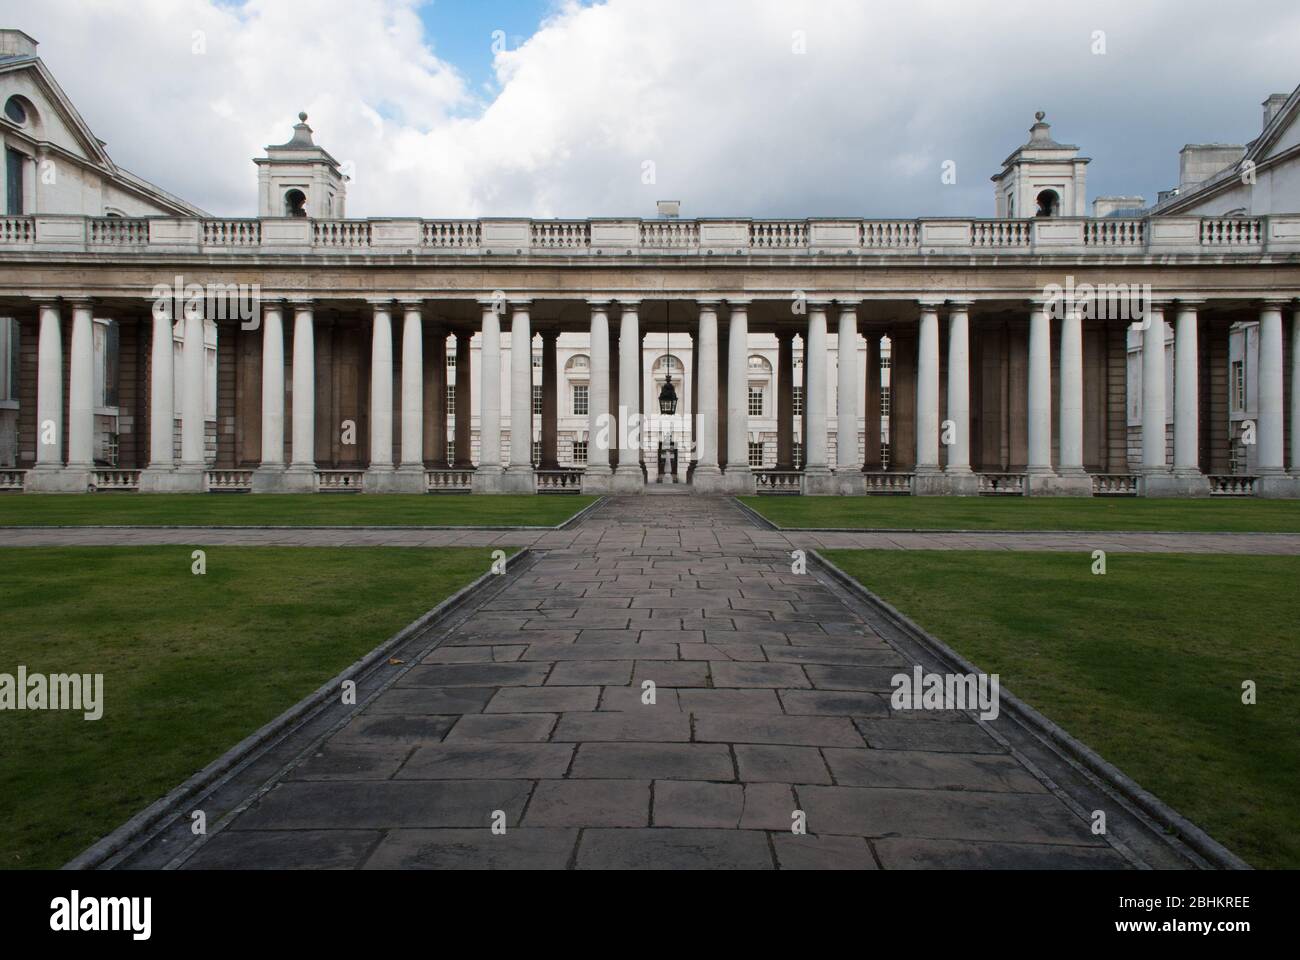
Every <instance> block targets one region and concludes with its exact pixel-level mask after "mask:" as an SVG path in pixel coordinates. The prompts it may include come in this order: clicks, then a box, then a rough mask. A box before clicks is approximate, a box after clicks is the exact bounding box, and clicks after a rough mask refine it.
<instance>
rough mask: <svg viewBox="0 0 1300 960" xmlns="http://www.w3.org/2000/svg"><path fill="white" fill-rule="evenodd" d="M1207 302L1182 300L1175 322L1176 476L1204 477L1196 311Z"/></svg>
mask: <svg viewBox="0 0 1300 960" xmlns="http://www.w3.org/2000/svg"><path fill="white" fill-rule="evenodd" d="M1203 303H1205V301H1204V300H1179V301H1178V312H1177V314H1176V315H1175V320H1174V473H1175V474H1176V475H1177V476H1179V477H1185V478H1190V479H1199V478H1200V477H1201V438H1200V345H1199V344H1198V342H1197V339H1198V337H1197V329H1196V325H1197V308H1198V307H1200V306H1201V305H1202V304H1203Z"/></svg>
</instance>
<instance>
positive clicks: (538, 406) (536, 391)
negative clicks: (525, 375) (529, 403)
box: [533, 383, 542, 414]
mask: <svg viewBox="0 0 1300 960" xmlns="http://www.w3.org/2000/svg"><path fill="white" fill-rule="evenodd" d="M541 412H542V387H541V384H537V383H535V384H533V413H534V414H540V413H541Z"/></svg>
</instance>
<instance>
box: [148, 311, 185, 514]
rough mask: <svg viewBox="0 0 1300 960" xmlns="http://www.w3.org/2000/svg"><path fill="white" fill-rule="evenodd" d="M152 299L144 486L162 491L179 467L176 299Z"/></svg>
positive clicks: (171, 484)
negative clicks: (176, 443) (176, 442)
mask: <svg viewBox="0 0 1300 960" xmlns="http://www.w3.org/2000/svg"><path fill="white" fill-rule="evenodd" d="M148 302H149V309H150V315H151V317H152V319H153V325H152V327H151V329H150V338H149V466H148V467H147V468H146V469H145V470H142V471H141V472H140V490H141V491H142V492H161V491H164V490H169V489H172V486H173V483H172V481H173V480H174V479H175V469H176V452H175V450H174V449H173V439H172V437H173V431H174V429H175V423H176V379H175V377H176V373H175V363H176V358H175V346H174V334H173V324H172V303H173V300H172V298H170V297H167V296H159V297H150V298H148Z"/></svg>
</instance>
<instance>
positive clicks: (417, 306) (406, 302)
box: [397, 297, 424, 310]
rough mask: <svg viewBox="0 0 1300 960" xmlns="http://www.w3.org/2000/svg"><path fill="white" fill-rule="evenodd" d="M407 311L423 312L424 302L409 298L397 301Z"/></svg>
mask: <svg viewBox="0 0 1300 960" xmlns="http://www.w3.org/2000/svg"><path fill="white" fill-rule="evenodd" d="M397 302H398V303H399V304H401V306H402V307H403V308H404V309H406V310H423V309H424V301H423V300H421V299H419V298H414V297H407V298H404V299H400V300H398V301H397Z"/></svg>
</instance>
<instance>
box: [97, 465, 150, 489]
mask: <svg viewBox="0 0 1300 960" xmlns="http://www.w3.org/2000/svg"><path fill="white" fill-rule="evenodd" d="M90 488H91V491H92V492H94V491H96V490H139V489H140V471H139V470H92V471H90Z"/></svg>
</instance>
